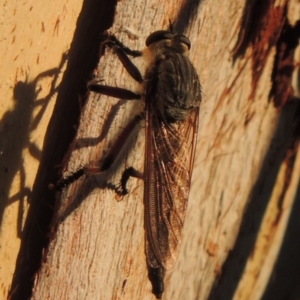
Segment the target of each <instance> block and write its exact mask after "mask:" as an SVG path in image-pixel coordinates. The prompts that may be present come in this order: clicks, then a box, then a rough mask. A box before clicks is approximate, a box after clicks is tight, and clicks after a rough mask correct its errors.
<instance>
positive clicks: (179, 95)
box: [144, 42, 201, 122]
mask: <svg viewBox="0 0 300 300" xmlns="http://www.w3.org/2000/svg"><path fill="white" fill-rule="evenodd" d="M158 43H159V42H158ZM151 46H152V45H151ZM148 48H150V47H148ZM155 49H156V52H151V53H152V55H153V56H152V59H153V60H152V63H150V64H149V66H148V68H147V70H146V73H145V81H144V87H145V94H146V102H147V101H148V106H151V107H152V109H153V110H156V111H157V112H158V113H159V115H160V116H161V117H162V118H164V119H166V120H169V121H170V122H172V121H180V120H184V119H185V118H186V117H187V116H188V114H189V113H190V111H191V110H193V109H194V108H195V107H199V105H200V102H201V88H200V83H199V79H198V75H197V73H196V70H195V68H194V67H193V65H192V64H191V62H190V61H189V59H188V57H187V56H186V55H184V54H180V53H178V52H177V51H174V49H173V48H172V47H167V46H164V47H162V48H161V47H160V48H159V49H157V47H156V48H155Z"/></svg>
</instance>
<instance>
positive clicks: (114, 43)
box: [101, 35, 143, 83]
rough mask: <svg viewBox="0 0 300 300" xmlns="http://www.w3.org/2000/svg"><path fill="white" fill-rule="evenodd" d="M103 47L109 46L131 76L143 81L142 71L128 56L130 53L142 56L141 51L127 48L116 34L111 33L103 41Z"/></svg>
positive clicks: (134, 55)
mask: <svg viewBox="0 0 300 300" xmlns="http://www.w3.org/2000/svg"><path fill="white" fill-rule="evenodd" d="M101 47H109V48H110V49H111V50H112V51H113V52H114V53H115V54H116V55H117V56H118V58H119V60H120V62H121V63H122V65H123V66H124V68H125V69H126V71H127V72H128V73H129V74H130V76H131V77H132V78H133V79H134V80H136V81H137V82H139V83H142V82H143V77H142V75H141V72H140V71H139V69H138V68H137V67H136V66H135V65H134V63H133V62H132V61H131V60H130V59H129V57H128V55H130V56H133V57H139V56H142V52H141V51H138V50H131V49H129V48H127V47H126V46H124V45H123V44H122V43H121V42H120V41H119V40H118V39H117V38H116V37H115V36H114V35H109V36H108V37H107V39H106V40H105V41H104V42H103V43H102V45H101Z"/></svg>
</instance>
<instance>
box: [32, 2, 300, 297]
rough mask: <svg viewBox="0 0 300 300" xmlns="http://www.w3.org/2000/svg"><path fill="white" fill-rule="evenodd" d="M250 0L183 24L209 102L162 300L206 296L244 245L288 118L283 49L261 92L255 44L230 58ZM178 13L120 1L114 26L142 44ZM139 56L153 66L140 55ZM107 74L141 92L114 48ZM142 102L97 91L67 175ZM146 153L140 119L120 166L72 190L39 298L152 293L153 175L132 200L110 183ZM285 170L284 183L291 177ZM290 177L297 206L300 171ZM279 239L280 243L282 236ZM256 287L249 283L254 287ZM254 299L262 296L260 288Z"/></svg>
mask: <svg viewBox="0 0 300 300" xmlns="http://www.w3.org/2000/svg"><path fill="white" fill-rule="evenodd" d="M193 5H195V3H194V4H193ZM244 5H245V3H244V2H242V1H238V0H236V1H230V2H226V3H222V6H220V4H219V3H216V2H215V1H205V2H202V3H201V5H199V6H198V7H196V5H195V7H196V10H195V12H194V14H192V15H191V17H190V22H189V26H188V27H187V28H186V29H185V32H184V33H185V34H186V35H187V36H188V37H189V38H190V40H191V42H192V49H191V53H190V58H191V61H192V62H193V63H194V65H195V67H196V69H197V70H198V73H199V77H200V81H201V84H202V87H203V103H202V106H201V113H200V126H199V136H198V145H197V151H196V159H195V167H194V173H193V180H192V188H191V193H190V199H189V208H188V213H187V217H186V223H185V227H184V232H183V244H182V249H181V251H180V255H179V258H178V262H177V264H176V266H175V268H174V269H173V270H172V271H170V272H168V273H167V275H166V279H165V284H166V291H165V294H164V299H207V297H208V295H209V292H210V289H211V287H212V285H213V283H214V280H215V279H216V278H217V277H218V276H219V275H220V273H221V267H222V264H223V262H224V261H225V259H226V258H227V256H228V254H229V252H230V251H231V250H232V249H233V247H234V243H235V240H236V237H237V234H238V231H239V226H240V224H241V220H242V217H243V212H244V210H245V206H246V204H247V202H248V201H249V200H251V192H252V189H253V186H254V184H255V183H256V181H257V179H258V177H259V175H260V171H261V167H262V165H263V161H264V158H265V155H266V153H267V150H268V149H269V147H270V142H271V140H272V138H273V136H274V132H275V130H276V126H277V124H278V120H279V117H280V110H278V109H276V108H275V107H274V105H273V103H272V101H268V96H269V92H270V88H271V73H272V70H273V63H274V56H275V54H276V49H275V47H271V49H270V51H269V52H268V53H267V54H266V59H265V61H264V63H265V65H264V68H263V71H262V74H261V76H260V77H259V79H258V83H257V85H256V93H255V94H254V95H253V94H252V92H253V90H252V88H253V85H252V79H253V74H252V60H251V52H252V51H253V49H251V47H249V48H248V49H247V51H246V53H245V55H244V58H238V59H237V60H236V61H235V63H233V60H232V53H231V50H232V49H233V47H234V45H235V43H236V41H237V33H238V30H239V26H240V25H241V23H240V19H241V16H242V12H243V8H244ZM277 5H278V6H279V7H280V5H283V3H280V2H279V3H277ZM191 7H192V6H191ZM180 9H181V4H180V3H179V2H178V1H175V0H174V1H168V3H161V2H157V1H149V0H148V1H137V0H136V1H134V0H132V1H120V2H118V5H117V8H116V15H115V22H114V26H113V28H112V29H111V30H110V31H111V32H113V33H115V34H116V35H117V36H118V38H119V39H120V40H121V41H123V42H124V43H125V44H126V45H128V46H129V47H130V48H136V49H142V48H143V47H144V41H145V38H146V37H147V36H148V34H149V33H151V32H153V31H155V30H159V29H163V28H167V27H168V23H169V19H171V20H173V19H176V16H177V14H178V12H179V11H180ZM278 22H280V20H279V21H278ZM95 30H97V29H95ZM135 61H136V64H137V65H138V66H139V67H140V68H143V62H142V61H140V60H138V59H136V60H135ZM98 73H99V74H98V76H99V78H100V79H103V80H105V83H106V84H108V85H113V86H121V87H127V88H129V89H131V90H135V89H137V88H138V87H136V85H135V82H134V81H133V80H132V79H131V78H130V77H129V76H128V75H127V74H126V72H125V70H124V69H123V68H122V66H121V64H120V63H119V62H118V60H117V59H116V58H115V57H114V56H113V55H111V54H109V53H108V54H107V55H106V56H105V57H103V58H102V59H101V67H100V70H99V71H98ZM141 109H142V103H139V102H138V101H127V102H125V101H119V100H118V99H111V98H108V97H103V96H99V95H94V94H91V95H90V98H89V99H88V102H87V104H86V106H85V107H84V109H83V111H82V117H81V124H80V128H79V130H78V136H77V138H76V143H74V145H73V149H74V151H73V152H72V153H71V158H70V162H69V164H68V166H67V167H66V169H67V171H66V174H67V173H68V172H73V171H75V170H76V169H78V168H79V167H81V166H84V165H90V164H91V163H92V164H95V165H96V164H99V163H100V162H101V158H103V157H104V156H105V152H106V151H107V149H109V147H110V146H111V144H112V143H113V140H114V139H115V137H116V136H117V134H118V133H119V132H120V131H121V130H122V128H124V126H125V125H126V124H127V123H128V121H129V120H130V119H131V118H132V117H133V116H134V115H135V114H136V113H137V112H139V111H140V110H141ZM290 113H291V115H292V112H290ZM138 131H139V132H138ZM87 146H89V147H87ZM75 147H77V149H76V150H75ZM143 155H144V135H143V124H141V126H140V128H138V130H137V132H136V133H135V135H134V136H133V137H132V139H131V141H129V142H128V144H127V147H126V150H125V151H124V152H123V153H122V155H121V157H120V158H119V160H118V161H117V162H116V164H115V166H114V167H113V168H112V169H111V170H109V171H108V172H107V173H106V174H102V175H101V176H90V177H89V178H88V179H84V178H83V179H82V180H79V181H77V182H75V183H74V184H72V185H71V186H70V187H69V188H68V189H66V190H65V191H64V192H63V194H62V198H61V202H60V207H59V210H58V212H57V216H56V221H55V222H54V224H56V225H57V227H53V228H54V229H53V231H55V232H54V234H53V236H52V240H51V243H50V245H49V248H48V249H47V252H46V253H45V257H44V263H43V265H42V268H41V270H40V271H39V272H38V274H37V275H36V280H35V286H34V290H33V296H32V299H154V295H153V294H152V293H151V284H150V282H149V280H148V277H147V268H146V261H145V254H144V229H143V214H144V211H143V200H142V198H143V182H141V181H139V180H137V179H132V180H130V183H129V189H130V193H129V195H127V196H125V197H123V198H120V197H118V196H116V194H115V193H114V192H113V191H111V190H109V189H107V188H105V183H106V182H107V181H108V182H113V183H117V182H118V179H119V176H120V172H121V171H122V170H123V169H124V168H125V167H126V166H131V165H134V166H135V168H137V169H140V170H142V169H143ZM99 160H100V161H99ZM296 162H298V160H296ZM282 168H284V167H282ZM282 168H281V169H280V170H282ZM281 172H283V173H284V171H280V172H278V182H279V183H278V187H279V188H280V186H281V185H280V182H282V180H284V176H283V178H282V177H281V174H282V173H281ZM284 174H285V173H284ZM292 174H293V177H292V178H293V180H292V181H291V182H292V184H291V185H290V192H289V195H290V196H288V195H287V197H290V201H287V202H286V203H289V204H288V206H289V207H290V206H291V205H292V204H291V203H292V200H291V199H293V196H292V195H293V191H292V189H294V190H295V189H296V186H297V178H299V174H298V173H294V172H292ZM297 176H298V177H297ZM276 178H277V177H276ZM276 186H277V185H276ZM281 191H284V192H286V188H282V189H281ZM276 194H278V192H277V193H275V192H274V193H273V194H272V195H273V196H274V197H275V196H276ZM281 194H282V193H281ZM287 194H288V193H287ZM283 228H284V225H283ZM282 230H283V229H282ZM275 243H276V245H278V244H280V239H279V240H277V241H276V242H275ZM269 246H270V245H269ZM262 253H263V254H262V255H263V256H264V257H266V254H265V253H264V252H262ZM263 261H264V259H263ZM256 268H257V267H256ZM270 272H271V268H270V270H268V271H267V272H266V273H267V275H266V276H265V277H264V279H263V280H262V282H261V283H260V287H261V286H262V288H261V290H263V287H264V286H265V285H266V283H267V282H268V277H269V275H268V274H270ZM246 282H247V280H246ZM253 286H254V285H253V283H251V286H250V288H252V287H253ZM241 290H242V292H243V290H245V289H241ZM239 293H241V292H239ZM236 297H237V296H236ZM220 299H222V297H221V298H220ZM245 299H247V298H246V297H245ZM251 299H259V295H258V294H257V295H255V296H254V297H253V298H251Z"/></svg>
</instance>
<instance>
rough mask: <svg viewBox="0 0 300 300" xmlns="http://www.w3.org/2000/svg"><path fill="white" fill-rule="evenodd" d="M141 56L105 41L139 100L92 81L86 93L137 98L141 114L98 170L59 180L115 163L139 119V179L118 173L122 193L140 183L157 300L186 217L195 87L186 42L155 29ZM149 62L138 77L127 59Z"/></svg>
mask: <svg viewBox="0 0 300 300" xmlns="http://www.w3.org/2000/svg"><path fill="white" fill-rule="evenodd" d="M146 46H147V47H146V49H145V50H144V51H133V50H130V49H129V48H127V47H125V46H124V45H123V44H122V43H121V42H120V41H119V40H117V38H116V37H115V36H113V35H109V36H107V38H106V40H105V41H104V42H103V43H102V49H104V48H106V47H109V48H110V49H112V50H113V52H114V53H115V54H116V55H117V56H118V58H119V59H120V61H121V62H122V64H123V66H124V67H125V69H126V70H127V71H128V73H129V74H130V75H131V76H132V77H133V78H134V79H135V80H136V81H137V82H139V83H140V84H142V87H143V93H142V95H139V94H136V93H133V92H132V91H129V90H126V89H123V88H119V87H111V86H105V85H100V84H98V83H96V82H94V81H92V82H90V83H89V86H88V87H89V89H90V90H91V91H94V92H96V93H101V94H105V95H108V96H112V97H117V98H122V99H142V100H143V101H144V102H145V113H143V114H140V115H137V116H135V117H134V118H133V120H132V121H131V122H129V124H128V125H127V126H126V127H125V128H124V130H123V132H122V133H121V134H120V136H119V137H118V138H117V140H116V142H115V143H114V145H113V146H112V148H111V149H110V151H109V153H108V155H107V156H106V158H105V159H104V162H103V164H102V166H101V167H99V168H97V169H96V170H95V168H90V167H85V168H82V169H80V170H78V171H77V172H75V173H74V174H73V175H71V176H69V177H67V178H64V179H61V180H60V181H59V182H58V184H57V187H58V188H61V187H63V186H66V185H68V184H70V183H71V182H73V181H75V180H77V179H78V178H80V177H81V176H82V175H84V174H90V173H95V172H103V171H105V170H107V169H108V168H109V167H110V166H111V165H112V164H113V162H114V161H115V159H116V157H117V156H118V154H119V152H120V149H121V148H122V146H123V144H124V143H125V142H126V139H127V138H128V137H129V135H130V134H131V133H132V131H133V129H134V128H135V126H136V125H137V124H138V123H139V122H140V121H141V120H142V119H143V118H145V124H146V126H145V130H146V135H145V136H146V153H145V167H144V174H143V175H141V174H140V173H139V172H137V171H136V170H135V169H134V168H132V167H131V168H128V169H126V170H125V171H124V173H123V175H122V179H121V187H122V191H121V193H122V194H126V193H127V192H128V191H127V189H126V184H127V181H128V179H129V177H130V176H135V177H139V178H141V177H142V178H143V179H144V183H145V184H144V185H145V186H144V205H145V230H146V242H145V248H146V250H145V252H146V256H147V265H148V272H149V279H150V281H151V282H152V287H153V293H154V294H155V295H156V297H157V298H158V299H160V298H161V297H162V293H163V291H164V282H163V279H164V274H165V271H166V270H169V269H171V268H172V267H173V266H174V264H175V262H176V260H177V257H178V253H179V248H180V244H181V234H182V228H183V223H184V219H185V215H186V209H187V201H188V197H189V190H190V183H191V175H192V169H193V162H194V155H195V146H196V139H197V128H198V117H199V107H200V102H201V87H200V83H199V79H198V75H197V72H196V70H195V68H194V67H193V65H192V63H191V62H190V61H189V59H188V57H187V56H186V54H187V52H188V51H189V49H190V47H191V43H190V41H189V39H188V38H187V37H186V36H184V35H179V34H175V33H173V32H172V31H171V30H159V31H155V32H153V33H151V34H150V35H149V36H148V38H147V39H146ZM128 55H130V56H133V57H138V56H143V55H145V56H147V57H148V58H149V57H150V63H149V65H148V67H147V69H146V72H145V75H144V77H142V75H141V73H140V71H139V70H138V69H137V67H136V66H135V65H134V64H133V63H132V61H131V60H130V59H129V57H128Z"/></svg>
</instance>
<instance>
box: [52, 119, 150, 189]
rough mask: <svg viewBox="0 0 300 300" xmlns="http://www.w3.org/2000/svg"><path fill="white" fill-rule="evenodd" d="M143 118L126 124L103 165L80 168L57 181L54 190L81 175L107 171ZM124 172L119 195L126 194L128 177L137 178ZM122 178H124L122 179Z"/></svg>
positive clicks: (68, 183)
mask: <svg viewBox="0 0 300 300" xmlns="http://www.w3.org/2000/svg"><path fill="white" fill-rule="evenodd" d="M143 118H144V114H139V115H136V116H135V117H134V118H133V119H132V120H131V121H130V122H129V123H128V124H127V126H126V127H125V128H124V129H123V131H122V132H121V134H120V135H119V136H118V138H117V140H116V141H115V143H114V144H113V146H112V147H111V149H110V150H109V152H108V155H107V156H106V158H105V159H104V162H103V164H102V165H101V166H100V167H84V168H81V169H79V170H77V171H76V172H74V173H73V174H71V175H70V176H68V177H66V178H62V179H61V180H59V181H58V182H57V184H56V186H55V189H56V190H61V189H62V188H64V187H66V186H68V185H70V184H71V183H73V182H74V181H76V180H78V179H79V178H81V177H82V176H83V175H90V174H99V173H101V172H104V171H106V170H108V169H109V168H110V167H111V165H112V164H113V163H114V161H115V160H116V158H117V157H118V155H119V153H120V152H121V151H122V148H123V145H124V144H125V143H126V141H127V139H128V137H129V136H130V135H131V133H132V131H133V130H134V128H135V126H136V125H137V124H138V123H139V122H140V121H141V120H142V119H143ZM126 170H129V169H126ZM126 170H125V171H124V173H125V175H124V173H123V176H122V180H121V188H122V191H121V193H122V194H127V189H126V183H127V181H128V179H129V177H130V176H133V177H137V176H134V172H130V171H129V172H128V171H127V172H126ZM131 174H132V175H131ZM136 174H137V173H136ZM123 177H124V179H123ZM126 178H127V179H126ZM123 187H124V188H123Z"/></svg>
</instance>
